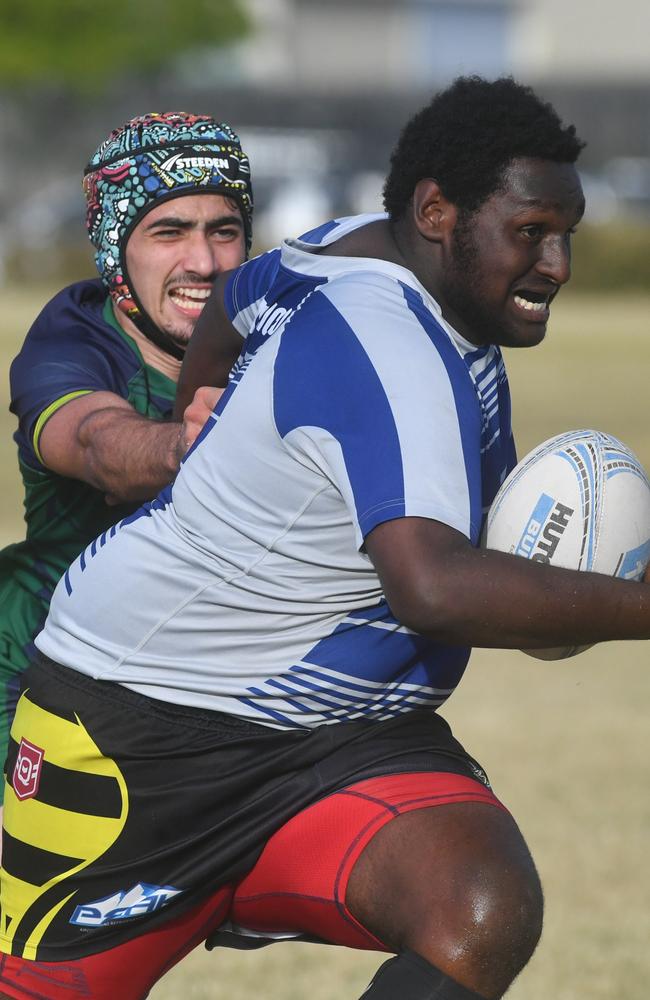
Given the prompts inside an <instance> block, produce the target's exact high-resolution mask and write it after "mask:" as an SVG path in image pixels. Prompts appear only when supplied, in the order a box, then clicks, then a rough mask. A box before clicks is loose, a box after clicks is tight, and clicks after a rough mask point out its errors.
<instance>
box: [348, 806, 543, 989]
mask: <svg viewBox="0 0 650 1000" xmlns="http://www.w3.org/2000/svg"><path fill="white" fill-rule="evenodd" d="M478 808H480V809H481V810H482V812H481V813H477V812H476V809H472V808H470V807H467V808H465V807H462V806H458V807H456V806H455V807H454V809H453V811H451V810H450V811H449V812H448V814H447V815H446V816H443V815H442V814H443V810H442V809H440V810H439V814H438V816H435V815H432V816H430V817H428V818H427V817H426V816H424V815H422V816H421V817H417V816H415V815H413V814H411V816H412V817H413V818H412V819H409V817H407V816H404V817H401V818H400V821H399V822H397V821H396V822H394V823H390V824H388V826H389V827H390V826H392V827H393V831H392V832H387V835H386V836H385V838H384V842H383V844H382V843H380V842H379V840H377V844H376V849H375V850H374V851H369V852H368V853H367V855H366V858H365V859H363V856H362V862H363V863H362V864H361V865H359V866H358V871H357V879H356V880H355V881H354V882H353V881H352V880H351V882H350V888H351V890H352V891H351V892H350V894H349V905H350V908H351V910H352V912H353V914H354V915H355V916H357V919H360V921H361V922H362V923H364V924H365V926H366V928H367V929H368V930H370V931H371V932H372V933H373V934H374V935H375V936H376V937H378V938H379V939H380V940H381V941H383V942H384V943H385V944H386V945H387V946H388V947H389V948H390V949H391V950H394V951H402V950H404V949H410V950H412V951H414V952H416V953H417V954H419V955H421V956H422V957H423V958H424V959H426V960H427V961H428V962H430V963H432V964H433V965H434V966H436V967H438V968H440V969H443V970H444V971H445V972H446V973H448V974H449V975H451V976H453V975H456V976H457V978H458V979H459V980H460V981H462V982H467V983H468V984H469V985H471V986H472V988H474V989H476V990H477V991H478V992H479V993H482V992H484V993H485V995H486V996H500V995H501V994H502V993H503V992H504V991H505V990H506V989H507V987H508V986H509V985H510V983H511V982H512V980H513V979H514V978H515V976H516V975H517V974H518V973H519V972H520V971H521V969H522V968H523V967H524V966H525V965H526V963H527V962H528V960H529V958H530V956H531V955H532V953H533V951H534V950H535V947H536V945H537V942H538V940H539V937H540V933H541V929H542V916H543V896H542V889H541V885H540V881H539V877H538V875H537V871H536V869H535V866H534V863H533V860H532V858H531V856H530V854H529V852H528V849H527V847H526V844H525V842H524V840H523V838H522V837H521V834H520V833H519V831H518V830H517V827H516V825H515V824H514V821H513V820H512V818H511V817H509V816H508V814H507V813H504V812H501V811H499V810H496V809H494V810H493V809H489V810H488V809H486V808H485V807H484V806H483V807H478ZM431 812H433V811H431ZM403 821H404V822H403ZM398 828H399V829H398ZM427 830H428V832H429V834H430V835H432V836H431V839H430V840H429V841H428V842H427V841H426V839H425V837H424V834H426V832H427ZM398 834H399V839H400V840H402V841H403V850H402V852H401V853H400V855H396V853H395V846H396V843H397V836H398ZM391 841H393V842H392V843H391ZM365 918H367V920H366V919H365Z"/></svg>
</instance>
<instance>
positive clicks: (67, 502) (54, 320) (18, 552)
mask: <svg viewBox="0 0 650 1000" xmlns="http://www.w3.org/2000/svg"><path fill="white" fill-rule="evenodd" d="M96 391H108V392H114V393H116V394H117V395H119V396H121V397H122V398H123V399H126V400H128V402H129V403H130V404H131V406H133V407H134V409H135V410H136V411H137V412H138V413H141V414H142V415H143V416H146V417H150V418H152V419H154V420H165V419H169V418H170V417H171V412H172V407H173V402H174V396H175V392H176V383H175V382H174V381H173V380H172V379H170V378H168V377H167V376H166V375H163V374H162V373H161V372H159V371H157V370H156V369H154V368H151V367H150V366H148V365H146V364H145V363H144V361H143V358H142V355H141V354H140V351H139V350H138V347H137V346H136V344H135V342H134V341H133V340H132V339H131V338H130V337H129V336H128V334H126V333H125V332H124V331H123V330H122V328H121V327H120V326H119V324H118V322H117V320H116V319H115V316H114V313H113V308H112V304H111V300H110V299H109V298H108V296H107V294H106V292H105V290H104V288H103V286H102V284H101V282H100V281H98V280H94V281H82V282H78V283H76V284H74V285H71V286H70V287H69V288H66V289H64V290H63V291H62V292H60V293H59V294H58V295H57V296H55V298H54V299H52V301H51V302H49V303H48V305H47V306H46V307H45V309H44V310H43V311H42V313H41V314H40V316H39V317H38V318H37V320H36V321H35V323H34V325H33V326H32V328H31V329H30V331H29V333H28V334H27V338H26V340H25V343H24V344H23V347H22V349H21V351H20V353H19V355H18V356H17V358H16V359H15V361H14V362H13V364H12V366H11V410H12V412H14V413H15V414H16V415H17V416H18V419H19V428H18V431H17V432H16V434H15V435H14V437H15V441H16V443H17V445H18V462H19V466H20V472H21V476H22V480H23V483H24V487H25V498H24V506H25V521H26V524H27V531H26V538H25V540H24V541H22V542H18V543H17V544H15V545H10V546H8V547H7V548H5V549H4V550H3V551H2V552H0V754H2V758H3V759H4V752H5V749H6V742H7V738H8V732H7V730H8V726H9V724H10V721H11V717H12V716H13V710H14V707H15V702H16V698H17V693H18V687H19V683H20V676H19V675H20V673H21V672H22V671H23V670H24V669H25V667H26V666H27V664H28V663H29V661H30V659H31V658H32V654H33V652H34V646H33V639H34V637H35V635H36V634H37V633H38V632H39V631H40V629H41V627H42V625H43V622H44V621H45V618H46V616H47V610H48V606H49V602H50V597H51V596H52V591H53V590H54V587H55V586H56V584H57V582H58V580H59V577H60V576H61V575H62V574H63V572H64V571H65V570H66V569H67V567H68V565H69V564H70V563H71V562H72V561H73V560H74V559H75V558H76V556H77V555H79V553H80V552H81V550H82V549H84V548H85V547H86V545H88V544H89V543H90V542H91V541H92V540H93V539H94V538H96V537H98V536H99V535H101V534H102V533H103V532H104V531H106V530H107V529H108V528H110V527H111V525H113V524H114V523H116V522H117V521H119V520H121V518H123V517H125V516H126V515H127V514H130V513H131V512H132V511H133V510H134V509H135V507H137V506H139V504H136V505H129V506H126V505H122V506H109V505H108V504H107V503H106V501H105V499H104V494H103V493H102V492H101V491H99V490H96V489H94V487H92V486H89V485H88V484H87V483H84V482H81V481H80V480H75V479H68V478H66V477H64V476H60V475H58V474H57V473H55V472H52V471H51V470H50V469H47V468H46V467H45V466H44V464H43V462H42V460H41V455H40V452H39V438H40V434H41V431H42V429H43V427H44V426H45V424H46V422H47V420H48V419H49V418H50V417H51V416H52V414H53V413H55V412H56V411H57V410H58V409H59V408H60V407H61V406H63V405H65V404H66V403H67V402H69V401H70V400H71V399H74V398H75V397H76V396H80V395H83V394H85V393H89V392H96ZM3 740H4V744H3Z"/></svg>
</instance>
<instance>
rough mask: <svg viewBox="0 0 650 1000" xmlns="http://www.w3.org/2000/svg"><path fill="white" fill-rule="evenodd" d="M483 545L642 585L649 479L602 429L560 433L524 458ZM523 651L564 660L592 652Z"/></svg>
mask: <svg viewBox="0 0 650 1000" xmlns="http://www.w3.org/2000/svg"><path fill="white" fill-rule="evenodd" d="M483 545H484V546H485V547H486V548H489V549H498V550H500V551H501V552H511V553H514V554H515V555H518V556H522V557H523V558H524V559H533V560H535V561H537V562H543V563H550V564H551V565H553V566H564V567H566V568H567V569H577V570H590V571H592V572H595V573H605V574H607V575H609V576H618V577H621V578H623V579H625V580H641V579H642V578H643V575H644V573H645V570H646V567H647V566H648V562H649V560H650V482H648V476H647V475H646V472H645V470H644V469H643V466H642V465H641V464H640V462H639V461H638V459H637V458H636V456H635V455H634V454H633V453H632V452H631V451H630V450H629V448H626V446H625V445H624V444H622V443H621V442H620V441H618V440H617V439H616V438H614V437H611V436H610V435H609V434H603V433H601V432H600V431H592V430H581V431H570V432H568V433H566V434H559V435H558V436H557V437H554V438H551V439H550V440H548V441H545V442H544V443H543V444H540V445H539V446H538V447H537V448H535V449H534V450H533V451H531V452H530V454H528V455H526V457H525V458H523V459H522V461H521V462H520V463H519V465H517V467H516V468H515V469H513V471H512V472H511V473H510V475H509V476H508V478H507V479H506V481H505V482H504V484H503V486H502V487H501V489H500V490H499V492H498V493H497V495H496V497H495V499H494V503H493V504H492V506H491V508H490V511H489V513H488V518H487V524H486V527H485V531H484V535H483ZM588 648H589V647H588V646H566V647H558V648H553V649H530V650H524V652H526V653H528V654H529V655H530V656H535V657H537V658H538V659H542V660H559V659H562V658H564V657H567V656H573V655H575V654H576V653H580V652H582V651H583V650H584V649H588Z"/></svg>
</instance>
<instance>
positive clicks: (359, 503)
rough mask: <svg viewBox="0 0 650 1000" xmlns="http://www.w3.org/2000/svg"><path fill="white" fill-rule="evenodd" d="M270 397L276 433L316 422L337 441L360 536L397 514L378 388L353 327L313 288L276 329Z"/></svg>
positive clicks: (384, 406)
mask: <svg viewBox="0 0 650 1000" xmlns="http://www.w3.org/2000/svg"><path fill="white" fill-rule="evenodd" d="M273 397H274V404H273V405H274V416H275V422H276V426H277V429H278V433H279V434H280V435H281V436H282V437H286V435H287V434H289V433H290V431H292V430H295V429H296V428H298V427H305V426H309V427H321V428H323V430H325V431H327V432H328V433H329V434H331V435H332V436H333V437H334V438H335V439H336V440H337V441H338V442H339V444H340V445H341V450H342V452H343V458H344V461H345V467H346V471H347V474H348V479H349V481H350V486H351V488H352V492H353V495H354V502H355V507H356V512H357V520H358V522H359V527H360V529H361V532H362V534H363V535H364V536H365V535H367V534H368V533H369V532H370V531H372V529H373V528H374V527H375V526H376V525H377V524H379V523H380V522H381V521H384V520H386V512H389V517H390V518H394V517H395V518H396V517H404V514H405V504H404V476H403V470H402V457H401V450H400V445H399V438H398V435H397V428H396V426H395V420H394V417H393V413H392V411H391V408H390V404H389V402H388V399H387V397H386V393H385V391H384V388H383V386H382V384H381V381H380V379H379V376H378V375H377V372H376V371H375V369H374V368H373V366H372V364H371V362H370V359H369V358H368V355H367V354H366V352H365V351H364V350H363V347H362V346H361V344H360V343H359V341H358V339H357V337H356V336H355V335H354V332H353V331H352V329H351V328H350V326H349V325H348V323H347V322H346V321H345V320H344V319H343V317H342V316H341V314H340V313H339V312H338V311H337V310H336V308H335V307H334V306H333V305H332V303H331V302H330V301H329V300H328V299H327V298H326V297H325V296H324V295H323V294H322V293H320V292H318V291H317V292H314V294H313V295H312V296H311V297H310V299H309V303H308V305H307V306H306V307H305V311H304V312H301V313H300V314H299V315H297V316H296V318H295V319H294V321H293V322H292V323H290V324H289V325H288V326H287V328H286V329H285V331H284V333H283V335H282V340H281V342H280V346H279V348H278V354H277V357H276V361H275V372H274V381H273Z"/></svg>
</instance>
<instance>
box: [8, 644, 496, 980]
mask: <svg viewBox="0 0 650 1000" xmlns="http://www.w3.org/2000/svg"><path fill="white" fill-rule="evenodd" d="M406 771H416V772H417V771H443V772H445V771H446V772H451V773H453V774H460V775H466V776H467V777H470V778H473V779H474V780H478V781H485V783H487V779H485V776H484V775H483V772H482V771H481V769H480V767H479V765H478V764H477V763H476V762H475V761H474V760H472V758H470V757H469V755H468V754H467V753H466V752H465V751H464V749H463V748H462V746H461V745H460V744H459V743H458V742H457V741H456V740H455V739H454V737H453V736H452V734H451V731H450V729H449V726H448V725H447V723H446V722H445V721H444V720H443V719H442V718H441V717H440V716H438V715H436V714H435V713H431V712H429V711H414V712H410V713H407V714H405V715H400V716H397V717H396V718H395V719H392V720H389V721H385V722H371V721H367V720H361V721H359V722H352V723H345V724H340V725H329V726H321V727H319V728H317V729H313V730H291V731H286V730H277V729H269V728H268V727H265V726H260V725H256V724H254V723H250V722H247V721H245V720H241V719H237V718H234V717H232V716H228V715H224V714H221V713H217V712H211V711H203V710H200V709H191V708H185V707H181V706H176V705H171V704H168V703H165V702H161V701H156V700H154V699H151V698H147V697H144V696H142V695H140V694H137V693H135V692H133V691H130V690H129V689H127V688H124V687H122V686H120V685H119V684H114V683H105V682H99V681H94V680H92V679H91V678H88V677H86V676H85V675H82V674H80V673H78V672H77V671H74V670H70V669H68V668H65V667H61V666H59V665H58V664H55V663H53V662H52V661H49V660H45V659H44V658H41V659H40V661H39V662H38V663H37V664H35V665H33V666H32V667H30V668H29V670H28V671H27V672H26V674H25V675H24V679H23V693H22V695H21V698H20V701H19V704H18V709H17V712H16V717H15V720H14V724H13V726H12V730H11V743H10V749H9V756H8V759H7V772H6V782H7V787H6V797H5V814H4V841H3V853H2V871H1V880H2V884H1V893H0V905H1V912H0V951H2V952H5V953H7V954H13V955H16V956H23V957H24V958H26V959H36V960H37V961H45V962H48V961H49V962H57V961H65V960H70V959H75V958H81V957H83V956H85V955H92V954H96V953H97V952H100V951H103V950H106V949H109V948H112V947H114V946H116V945H119V944H121V943H123V942H124V941H127V940H129V939H131V938H133V937H136V936H138V935H139V934H142V933H144V932H145V931H150V930H152V929H153V928H154V927H156V926H157V925H158V924H159V923H160V922H161V921H166V920H169V919H170V918H171V917H172V916H174V915H179V914H181V913H182V912H183V911H184V910H187V909H189V908H190V907H193V906H195V905H196V904H197V903H199V902H201V901H202V900H204V899H206V898H207V897H208V896H209V895H211V894H212V893H214V892H215V891H216V890H217V889H218V888H219V887H220V886H223V885H225V884H227V883H232V882H234V881H236V880H238V879H239V878H241V877H242V876H243V875H244V874H245V873H246V872H248V871H249V870H250V869H251V868H252V867H253V865H254V863H255V861H256V860H257V858H258V857H259V855H260V853H261V851H262V849H263V848H264V845H265V843H266V842H267V840H268V839H269V837H270V836H271V835H272V834H273V833H274V832H275V831H276V830H278V829H279V828H280V827H281V826H283V824H285V823H286V822H287V821H288V820H289V819H290V818H291V817H292V816H295V815H296V814H297V813H298V812H299V811H300V810H302V809H304V808H305V807H307V806H308V805H310V804H311V803H313V802H315V801H316V800H318V799H320V798H322V797H323V796H326V795H328V794H329V793H330V792H332V791H334V790H336V789H340V788H342V787H345V786H346V785H350V784H351V783H353V782H356V781H360V780H363V779H365V778H371V777H375V776H378V775H383V774H394V773H399V772H406Z"/></svg>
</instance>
